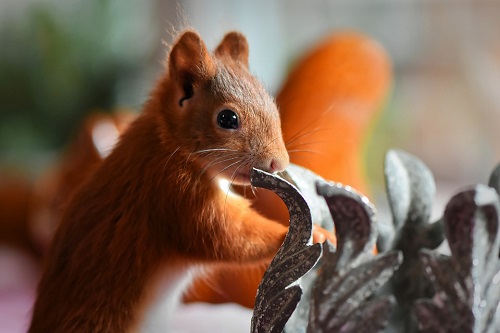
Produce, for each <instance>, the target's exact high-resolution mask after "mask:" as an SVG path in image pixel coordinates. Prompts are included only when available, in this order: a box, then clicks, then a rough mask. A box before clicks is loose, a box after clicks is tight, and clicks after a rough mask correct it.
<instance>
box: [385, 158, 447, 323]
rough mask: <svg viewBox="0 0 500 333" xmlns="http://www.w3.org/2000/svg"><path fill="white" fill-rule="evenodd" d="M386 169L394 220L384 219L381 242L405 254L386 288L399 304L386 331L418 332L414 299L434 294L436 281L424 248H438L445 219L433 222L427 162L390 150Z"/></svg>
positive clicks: (431, 182) (432, 185)
mask: <svg viewBox="0 0 500 333" xmlns="http://www.w3.org/2000/svg"><path fill="white" fill-rule="evenodd" d="M384 173H385V180H386V190H387V197H388V201H389V206H390V209H391V213H392V223H390V222H389V223H382V224H383V225H385V229H384V232H381V233H380V236H379V239H378V241H377V245H378V249H379V251H381V252H384V251H390V250H399V251H401V252H402V253H403V258H404V260H403V263H402V265H401V267H400V268H399V270H398V271H397V272H395V274H394V276H393V277H392V278H391V279H390V281H389V283H388V285H387V286H386V288H385V289H384V290H383V293H384V294H388V295H394V297H395V298H396V301H397V304H398V306H397V307H395V311H394V312H393V313H392V315H391V319H390V324H389V326H388V327H387V329H386V330H385V332H386V333H389V332H408V333H409V332H415V331H416V329H417V323H416V321H415V319H414V316H413V303H414V302H415V301H416V300H417V299H419V298H422V297H431V296H432V295H433V288H432V285H431V284H430V282H429V281H428V279H427V278H426V277H425V275H424V271H423V268H422V263H421V261H420V257H419V254H420V250H421V249H435V248H437V247H438V246H439V245H440V244H441V243H442V242H443V239H444V235H443V228H442V223H441V222H440V221H438V222H435V223H431V222H430V216H431V212H432V203H433V201H434V195H435V192H436V185H435V183H434V177H433V176H432V173H431V172H430V170H429V169H428V168H427V167H426V166H425V164H424V163H423V162H422V161H420V160H419V159H418V158H416V157H415V156H412V155H410V154H408V153H406V152H404V151H401V150H391V151H389V152H388V153H387V155H386V159H385V170H384ZM381 227H382V226H381Z"/></svg>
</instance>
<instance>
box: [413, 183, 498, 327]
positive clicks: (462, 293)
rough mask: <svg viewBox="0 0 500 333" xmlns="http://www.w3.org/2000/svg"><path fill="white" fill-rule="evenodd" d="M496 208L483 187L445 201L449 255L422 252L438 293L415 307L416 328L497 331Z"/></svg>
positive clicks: (494, 196) (495, 198) (490, 190)
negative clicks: (446, 202)
mask: <svg viewBox="0 0 500 333" xmlns="http://www.w3.org/2000/svg"><path fill="white" fill-rule="evenodd" d="M499 211H500V201H499V197H498V194H497V192H496V191H495V190H494V189H493V188H490V187H487V186H485V185H477V186H476V187H474V188H473V189H470V190H467V191H464V192H461V193H459V194H457V195H455V196H454V197H453V198H452V199H451V200H450V202H449V203H448V205H447V207H446V210H445V213H444V218H443V221H444V226H445V234H446V238H447V240H448V243H449V246H450V250H451V257H450V256H443V255H439V254H437V253H435V252H431V251H424V252H423V253H422V255H421V257H422V262H423V265H424V267H425V271H426V273H427V274H428V275H429V277H430V279H431V281H432V282H433V284H434V286H435V288H436V291H437V293H436V295H434V297H433V299H432V300H420V301H418V302H417V303H416V305H415V314H416V316H417V318H418V321H419V326H420V331H421V332H426V333H427V332H429V333H431V332H474V333H494V332H499V330H500V305H499V304H500V259H499V252H500V228H499Z"/></svg>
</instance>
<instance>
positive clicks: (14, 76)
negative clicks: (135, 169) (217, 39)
mask: <svg viewBox="0 0 500 333" xmlns="http://www.w3.org/2000/svg"><path fill="white" fill-rule="evenodd" d="M152 12H153V10H152V8H151V6H149V7H148V6H147V5H145V4H143V3H142V2H137V1H133V0H87V1H79V2H77V1H68V2H61V1H58V2H55V1H49V0H47V1H40V2H37V3H36V4H32V5H29V6H28V7H27V8H25V9H23V10H22V13H19V11H18V13H17V14H16V15H14V14H13V15H11V16H8V15H4V17H6V19H3V20H2V22H1V26H0V157H1V159H0V162H4V163H8V162H9V161H10V162H12V161H16V162H20V161H22V162H26V161H28V160H29V159H30V158H31V157H32V156H33V154H34V153H37V152H40V151H54V150H56V149H59V148H60V147H62V146H63V145H64V144H65V143H66V142H67V141H68V139H69V138H70V136H71V135H72V133H73V131H74V130H75V128H76V127H77V126H78V124H79V122H80V121H81V119H82V118H83V117H84V115H85V114H86V113H87V112H89V111H91V110H93V109H97V108H99V109H104V110H108V111H109V110H111V109H112V108H113V107H115V106H132V107H137V106H138V105H139V104H140V103H141V102H142V100H143V99H144V97H145V96H144V94H142V92H143V91H146V90H147V87H143V86H142V82H144V80H141V76H144V73H146V70H145V68H144V67H145V66H146V65H147V62H148V60H149V58H148V57H150V56H151V53H152V52H153V50H154V48H155V47H157V44H158V40H160V37H158V36H157V34H155V33H154V32H151V31H149V30H148V28H149V27H148V24H147V23H148V22H149V20H150V16H151V15H152ZM4 14H5V13H4ZM0 166H1V165H0Z"/></svg>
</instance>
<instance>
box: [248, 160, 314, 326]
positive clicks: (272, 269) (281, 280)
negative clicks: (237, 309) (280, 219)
mask: <svg viewBox="0 0 500 333" xmlns="http://www.w3.org/2000/svg"><path fill="white" fill-rule="evenodd" d="M251 183H252V185H253V186H256V187H262V188H266V189H269V190H271V191H273V192H275V193H276V194H277V195H278V196H279V197H280V198H281V199H282V200H283V201H284V202H285V204H286V206H287V207H288V210H289V213H290V227H289V230H288V233H287V235H286V237H285V240H284V242H283V244H282V245H281V247H280V249H279V250H278V253H277V254H276V256H275V257H274V259H273V260H272V262H271V264H270V265H269V267H268V269H267V270H266V272H265V273H264V277H263V278H262V281H261V283H260V285H259V288H258V290H257V296H256V300H255V307H254V312H253V316H252V321H251V332H252V333H280V332H282V331H283V328H284V327H285V324H286V322H287V321H288V319H289V318H290V316H291V314H292V313H293V311H294V310H295V308H296V307H297V304H298V302H299V301H300V298H301V296H302V289H301V287H300V285H298V284H295V283H296V282H297V280H298V279H299V278H300V277H302V276H303V275H304V274H305V273H307V272H308V271H309V270H310V269H311V268H312V267H313V266H314V265H315V264H316V262H317V261H318V258H319V257H320V256H321V251H322V248H321V245H320V244H314V245H309V243H310V240H311V235H312V220H311V212H310V210H309V207H308V206H307V203H306V201H305V200H304V198H303V197H302V196H301V194H300V192H299V191H298V190H297V188H296V187H295V186H293V185H292V184H290V183H289V182H287V181H285V180H284V179H282V178H280V177H278V176H275V175H272V174H270V173H267V172H265V171H261V170H258V169H252V172H251Z"/></svg>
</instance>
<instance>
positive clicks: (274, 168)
mask: <svg viewBox="0 0 500 333" xmlns="http://www.w3.org/2000/svg"><path fill="white" fill-rule="evenodd" d="M288 163H289V162H288V159H287V160H284V159H278V158H273V159H271V163H270V165H269V170H271V172H272V173H274V172H281V171H284V170H285V169H286V167H287V166H288Z"/></svg>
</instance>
